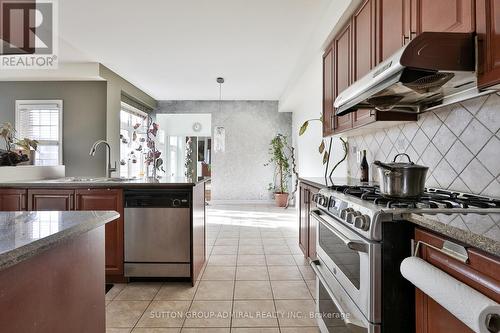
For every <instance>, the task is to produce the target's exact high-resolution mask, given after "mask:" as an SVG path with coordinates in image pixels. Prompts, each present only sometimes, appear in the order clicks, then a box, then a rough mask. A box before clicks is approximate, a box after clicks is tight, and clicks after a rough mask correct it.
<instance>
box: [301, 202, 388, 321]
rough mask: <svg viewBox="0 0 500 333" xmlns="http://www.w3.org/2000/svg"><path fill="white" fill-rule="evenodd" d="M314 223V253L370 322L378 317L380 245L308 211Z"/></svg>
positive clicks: (379, 305)
mask: <svg viewBox="0 0 500 333" xmlns="http://www.w3.org/2000/svg"><path fill="white" fill-rule="evenodd" d="M310 215H311V217H312V218H314V219H316V220H317V222H318V228H317V238H316V242H317V243H316V251H317V256H318V258H320V259H321V261H322V263H323V264H324V266H325V267H326V268H327V269H328V270H329V271H330V273H331V274H332V275H333V276H334V277H335V278H336V279H337V281H338V282H339V283H340V285H341V286H342V287H343V288H344V290H345V291H346V292H347V294H348V295H349V297H350V298H351V299H352V300H353V301H354V303H355V304H356V305H357V306H358V308H359V309H360V310H361V312H362V313H363V315H364V316H365V317H366V318H367V319H368V320H369V321H370V322H372V323H380V322H381V320H382V318H381V317H382V316H381V305H382V303H381V302H382V301H381V279H382V276H381V246H380V243H378V242H372V241H369V240H367V239H364V238H363V237H361V236H360V235H358V234H357V233H356V232H354V231H353V230H352V229H350V228H348V227H347V226H345V225H343V224H342V222H340V221H338V220H337V219H336V218H335V217H332V216H330V215H327V214H326V213H323V212H322V211H320V210H312V211H311V213H310Z"/></svg>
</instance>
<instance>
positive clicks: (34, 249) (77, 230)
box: [0, 211, 120, 271]
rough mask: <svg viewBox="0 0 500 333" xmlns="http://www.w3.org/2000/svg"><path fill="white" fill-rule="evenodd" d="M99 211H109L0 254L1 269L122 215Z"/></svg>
mask: <svg viewBox="0 0 500 333" xmlns="http://www.w3.org/2000/svg"><path fill="white" fill-rule="evenodd" d="M99 213H103V214H106V213H107V215H103V216H95V217H94V218H93V219H90V220H89V221H86V222H82V223H79V224H77V225H74V226H72V227H70V228H67V229H64V230H62V231H60V232H57V233H55V234H52V235H50V236H47V237H44V238H40V239H37V240H35V241H33V242H31V243H29V244H25V245H23V246H21V247H18V248H16V249H13V250H10V251H7V252H5V253H2V254H0V271H1V270H4V269H7V268H9V267H11V266H14V265H16V264H18V263H20V262H23V261H25V260H27V259H30V258H32V257H34V256H36V255H39V254H41V253H43V252H45V251H46V250H48V249H51V248H53V247H55V246H57V245H58V244H60V243H62V242H66V241H68V240H71V239H72V238H74V237H76V236H79V235H81V234H84V233H86V232H88V231H91V230H93V229H96V228H98V227H100V226H103V225H105V224H106V223H109V222H111V221H114V220H116V219H117V218H119V217H120V214H119V213H117V212H115V211H109V212H104V211H101V212H99Z"/></svg>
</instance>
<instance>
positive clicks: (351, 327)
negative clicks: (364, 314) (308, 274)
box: [309, 260, 368, 333]
mask: <svg viewBox="0 0 500 333" xmlns="http://www.w3.org/2000/svg"><path fill="white" fill-rule="evenodd" d="M309 264H310V265H311V268H312V269H313V271H314V273H315V274H316V276H317V277H318V279H320V280H321V283H322V284H323V285H324V286H325V290H326V292H327V293H328V296H330V299H331V300H332V302H333V303H334V304H335V306H336V307H337V309H338V310H339V311H340V313H341V314H346V313H347V312H346V311H345V310H344V308H343V307H342V305H341V304H340V302H339V301H338V300H337V298H336V297H335V295H334V294H333V292H332V291H331V290H330V288H329V287H328V284H327V283H326V281H325V279H324V278H323V275H321V272H320V271H319V269H318V268H317V267H316V266H319V265H321V262H320V261H319V260H309ZM316 301H317V302H319V300H316ZM343 321H344V324H345V326H346V327H347V330H348V331H349V332H359V333H365V332H368V329H367V328H366V327H364V326H360V325H357V324H355V323H353V322H352V321H351V320H349V318H348V317H347V316H346V317H345V318H343Z"/></svg>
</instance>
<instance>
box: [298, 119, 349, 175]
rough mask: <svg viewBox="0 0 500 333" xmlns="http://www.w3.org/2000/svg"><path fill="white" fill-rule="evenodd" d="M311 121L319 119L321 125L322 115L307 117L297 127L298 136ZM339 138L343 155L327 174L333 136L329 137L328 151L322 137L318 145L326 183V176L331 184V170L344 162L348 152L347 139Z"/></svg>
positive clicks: (302, 133)
mask: <svg viewBox="0 0 500 333" xmlns="http://www.w3.org/2000/svg"><path fill="white" fill-rule="evenodd" d="M311 121H319V122H320V123H321V125H323V116H320V117H319V118H313V119H309V120H306V121H305V122H304V123H303V124H302V126H300V129H299V136H302V135H304V133H305V132H306V131H307V128H308V127H309V123H310V122H311ZM339 140H340V141H341V142H342V149H343V151H344V153H343V156H342V158H341V159H340V160H339V161H338V162H337V163H335V165H334V166H333V168H332V170H331V171H330V173H329V174H328V169H329V162H330V154H331V150H332V141H333V138H332V137H330V143H329V145H328V151H326V150H325V147H326V145H325V139H324V138H322V139H321V143H320V145H319V147H318V151H319V153H320V154H323V165H325V182H327V183H328V181H327V177H328V178H329V179H330V181H331V182H332V184H333V180H332V175H333V172H334V171H335V170H336V169H337V167H338V166H339V165H340V164H342V162H344V161H345V160H346V158H347V154H348V152H349V144H348V143H347V140H346V139H344V138H341V137H339Z"/></svg>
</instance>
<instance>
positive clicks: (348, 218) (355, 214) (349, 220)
mask: <svg viewBox="0 0 500 333" xmlns="http://www.w3.org/2000/svg"><path fill="white" fill-rule="evenodd" d="M358 216H361V213H360V212H358V211H354V212H350V213H347V215H346V218H345V221H346V222H347V223H350V224H352V223H353V222H354V220H355V219H356V217H358Z"/></svg>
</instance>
